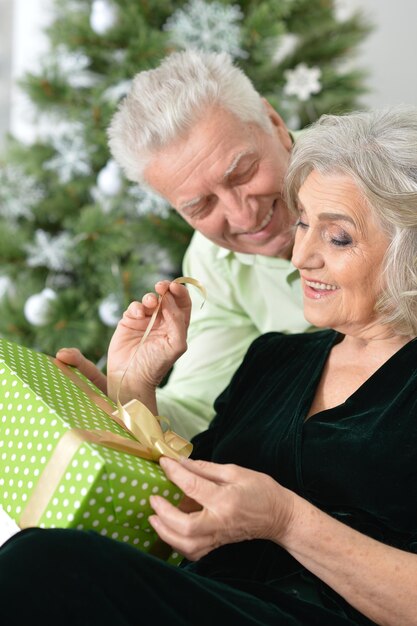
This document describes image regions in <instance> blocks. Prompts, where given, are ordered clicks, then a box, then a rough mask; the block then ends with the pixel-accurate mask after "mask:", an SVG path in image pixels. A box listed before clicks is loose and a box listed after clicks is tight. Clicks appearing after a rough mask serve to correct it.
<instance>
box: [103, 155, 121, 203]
mask: <svg viewBox="0 0 417 626" xmlns="http://www.w3.org/2000/svg"><path fill="white" fill-rule="evenodd" d="M122 181H123V178H122V172H121V170H120V167H119V166H118V164H117V163H116V161H115V160H114V159H110V160H109V161H108V162H107V164H106V165H105V166H104V167H103V169H102V170H101V171H100V172H99V173H98V176H97V187H98V189H99V190H100V191H101V193H102V194H104V195H105V196H117V194H118V193H120V191H121V189H122Z"/></svg>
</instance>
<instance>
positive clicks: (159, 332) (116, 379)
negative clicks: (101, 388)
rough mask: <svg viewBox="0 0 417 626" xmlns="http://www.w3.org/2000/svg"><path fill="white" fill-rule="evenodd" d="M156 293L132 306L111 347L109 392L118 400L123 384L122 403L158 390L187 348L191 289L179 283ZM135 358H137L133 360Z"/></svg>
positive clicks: (163, 284)
mask: <svg viewBox="0 0 417 626" xmlns="http://www.w3.org/2000/svg"><path fill="white" fill-rule="evenodd" d="M155 291H156V294H155V293H148V294H146V295H145V296H144V297H143V298H142V302H132V303H131V304H130V305H129V307H128V309H127V310H126V311H125V313H124V315H123V318H122V319H121V320H120V322H119V323H118V325H117V328H116V330H115V332H114V334H113V337H112V339H111V342H110V345H109V351H108V361H107V388H108V394H109V396H110V397H111V398H112V399H113V400H115V399H116V395H117V391H118V389H119V385H120V382H121V380H122V377H123V375H124V373H125V371H126V368H127V371H126V374H125V375H124V377H123V381H122V386H121V390H120V400H121V402H123V403H124V402H127V401H128V400H131V399H132V398H137V397H139V398H140V399H142V396H144V395H145V396H146V393H147V390H151V389H155V387H157V386H158V385H159V383H160V382H161V380H162V379H163V378H164V376H165V375H166V374H167V373H168V372H169V370H170V368H171V367H172V365H173V364H174V363H175V361H176V360H177V359H178V358H179V357H180V356H181V355H182V354H183V353H184V352H185V350H186V348H187V343H186V337H187V328H188V324H189V321H190V313H191V300H190V297H189V295H188V291H187V289H186V288H185V287H184V286H183V285H180V284H178V283H174V282H171V283H170V282H169V281H161V282H159V283H157V284H156V285H155ZM162 295H164V299H163V302H162V305H161V309H160V311H159V313H158V316H157V318H156V321H155V324H154V326H153V328H152V330H151V332H150V333H149V335H148V337H147V338H146V340H145V342H144V343H143V344H142V345H141V346H140V348H139V349H138V345H139V343H140V340H141V339H142V337H143V335H144V333H145V331H146V329H147V327H148V324H149V321H150V319H151V317H152V315H153V313H154V311H155V309H156V308H157V306H158V301H159V296H162ZM133 355H134V356H133Z"/></svg>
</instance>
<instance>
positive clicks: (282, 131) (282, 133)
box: [262, 98, 293, 152]
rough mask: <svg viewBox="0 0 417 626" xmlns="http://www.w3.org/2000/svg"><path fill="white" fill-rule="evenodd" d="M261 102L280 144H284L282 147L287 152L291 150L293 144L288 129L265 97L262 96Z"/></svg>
mask: <svg viewBox="0 0 417 626" xmlns="http://www.w3.org/2000/svg"><path fill="white" fill-rule="evenodd" d="M262 103H263V105H264V107H265V109H266V112H267V114H268V117H269V119H270V120H271V122H272V125H273V126H274V129H275V131H276V133H277V134H278V137H279V140H280V142H281V144H282V145H283V146H284V148H285V149H286V150H287V151H288V152H291V149H292V146H293V140H292V137H291V135H290V133H289V131H288V128H287V127H286V125H285V122H284V120H283V119H282V117H281V116H280V115H279V114H278V113H277V112H276V111H275V109H274V107H273V106H272V105H271V104H270V103H269V102H268V100H266V99H265V98H262Z"/></svg>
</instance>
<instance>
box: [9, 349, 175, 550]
mask: <svg viewBox="0 0 417 626" xmlns="http://www.w3.org/2000/svg"><path fill="white" fill-rule="evenodd" d="M63 369H64V371H65V372H66V373H63V371H61V369H60V368H59V367H58V366H57V365H56V364H55V363H54V361H53V360H52V359H51V358H50V357H48V356H46V355H45V354H41V353H39V352H35V351H33V350H30V349H28V348H24V347H22V346H20V345H18V344H16V343H13V342H10V341H6V340H3V339H0V505H1V506H2V507H3V509H4V510H5V511H6V512H7V513H8V514H9V516H10V517H11V518H12V519H14V520H15V521H16V522H17V524H18V525H19V526H20V528H24V527H27V526H40V527H42V528H54V527H61V528H79V529H86V530H87V529H88V530H95V531H97V532H98V533H101V534H102V535H107V536H109V537H113V538H114V539H117V540H120V541H124V542H127V543H130V544H131V545H133V546H136V547H138V548H139V549H142V550H145V551H150V552H155V553H156V552H157V547H158V541H157V535H156V533H155V532H154V531H153V529H152V528H151V526H150V525H149V523H148V521H147V520H148V516H149V515H150V514H151V513H152V509H151V507H150V504H149V496H150V495H151V494H153V493H158V494H160V495H162V496H165V497H166V498H168V499H169V500H170V501H171V502H173V503H178V501H179V499H180V496H181V493H180V491H179V489H178V488H177V487H176V486H175V485H173V484H172V483H171V482H170V481H169V480H168V479H167V478H166V476H165V474H164V473H163V471H162V469H161V468H160V466H159V465H158V464H157V463H155V462H154V461H150V460H146V459H143V458H140V457H139V456H135V455H134V454H131V453H128V452H126V451H124V450H122V449H114V448H113V447H108V444H107V443H106V438H110V439H111V438H112V437H114V438H115V439H116V442H117V441H119V442H120V441H122V443H125V442H127V445H128V447H129V446H130V445H131V446H132V448H133V447H134V446H135V445H138V444H137V442H136V441H134V438H133V436H131V435H130V434H129V433H128V432H126V430H124V429H123V428H122V427H121V426H120V425H119V424H118V423H117V422H116V421H114V419H112V418H111V417H110V416H109V414H108V413H110V412H111V411H114V410H115V408H116V406H115V405H114V404H113V403H112V402H111V401H110V400H109V399H108V398H107V397H106V396H105V395H104V394H102V393H101V392H100V391H99V390H98V389H97V388H96V387H95V386H94V385H93V384H92V383H91V382H90V381H88V380H87V379H86V378H85V377H84V376H83V375H82V374H81V373H80V372H78V370H75V369H73V368H66V369H65V368H63ZM69 373H71V377H69V376H68V374H69ZM72 379H73V380H72ZM74 381H75V382H74ZM103 407H104V408H103ZM103 433H104V434H103ZM101 441H104V444H105V445H102V444H101V443H100V442H101ZM110 445H114V444H110ZM116 448H118V446H117V445H116Z"/></svg>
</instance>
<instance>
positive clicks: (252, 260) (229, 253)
mask: <svg viewBox="0 0 417 626" xmlns="http://www.w3.org/2000/svg"><path fill="white" fill-rule="evenodd" d="M216 256H217V258H218V259H226V258H228V259H229V260H233V259H236V260H237V261H239V263H242V265H251V266H263V267H270V268H275V269H281V270H287V281H288V282H289V283H291V282H293V281H294V280H296V279H297V278H298V270H297V268H295V267H294V265H293V264H292V263H291V261H288V260H287V259H281V258H278V257H272V256H264V255H262V254H244V253H243V252H233V250H228V249H227V248H221V247H220V246H218V247H217V255H216Z"/></svg>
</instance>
